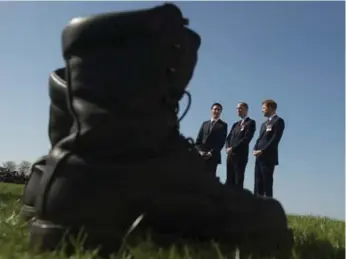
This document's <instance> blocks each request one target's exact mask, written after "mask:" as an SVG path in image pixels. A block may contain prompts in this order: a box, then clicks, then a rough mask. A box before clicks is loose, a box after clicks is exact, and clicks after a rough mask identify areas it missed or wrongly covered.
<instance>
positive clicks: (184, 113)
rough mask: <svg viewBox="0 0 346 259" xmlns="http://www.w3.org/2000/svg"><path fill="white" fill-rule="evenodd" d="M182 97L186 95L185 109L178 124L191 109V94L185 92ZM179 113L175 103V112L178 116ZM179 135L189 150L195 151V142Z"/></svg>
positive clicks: (178, 107) (177, 105)
mask: <svg viewBox="0 0 346 259" xmlns="http://www.w3.org/2000/svg"><path fill="white" fill-rule="evenodd" d="M184 95H186V96H187V98H188V102H187V107H186V108H185V110H184V112H183V114H182V115H181V116H180V118H179V119H178V123H180V122H181V121H182V120H183V119H184V118H185V116H186V115H187V113H188V112H189V110H190V108H191V103H192V96H191V93H190V92H188V91H186V90H185V91H184ZM179 111H180V106H179V103H177V104H176V108H175V112H176V113H177V114H178V113H179ZM179 135H180V136H181V137H182V138H183V139H184V140H185V143H186V144H187V145H188V147H189V149H192V148H193V149H194V150H196V149H195V141H194V140H193V138H191V137H187V138H185V137H184V136H183V135H181V134H179ZM196 151H197V150H196Z"/></svg>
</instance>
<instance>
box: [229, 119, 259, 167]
mask: <svg viewBox="0 0 346 259" xmlns="http://www.w3.org/2000/svg"><path fill="white" fill-rule="evenodd" d="M240 124H241V120H240V121H238V122H236V123H234V124H233V126H232V128H231V131H230V132H229V134H228V136H227V138H226V148H229V147H232V153H231V154H228V155H231V156H232V157H234V158H235V159H239V160H243V161H244V162H247V160H248V157H249V143H250V141H251V140H252V138H253V136H254V134H255V131H256V122H255V121H254V120H252V119H250V118H249V117H248V118H246V119H245V121H244V123H243V125H242V126H240Z"/></svg>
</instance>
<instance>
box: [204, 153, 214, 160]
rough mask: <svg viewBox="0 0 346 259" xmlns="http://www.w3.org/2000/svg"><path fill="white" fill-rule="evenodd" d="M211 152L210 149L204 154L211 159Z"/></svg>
mask: <svg viewBox="0 0 346 259" xmlns="http://www.w3.org/2000/svg"><path fill="white" fill-rule="evenodd" d="M211 156H212V155H211V152H210V151H209V152H208V153H206V154H205V155H204V158H205V159H209V158H211Z"/></svg>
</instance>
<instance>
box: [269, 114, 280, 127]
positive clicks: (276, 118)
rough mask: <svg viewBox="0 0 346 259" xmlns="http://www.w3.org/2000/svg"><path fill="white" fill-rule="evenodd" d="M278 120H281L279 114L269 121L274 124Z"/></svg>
mask: <svg viewBox="0 0 346 259" xmlns="http://www.w3.org/2000/svg"><path fill="white" fill-rule="evenodd" d="M278 120H279V116H277V115H276V116H275V117H274V118H273V119H272V120H271V121H270V122H269V124H270V125H272V126H273V125H274V124H275V123H276V122H277V121H278Z"/></svg>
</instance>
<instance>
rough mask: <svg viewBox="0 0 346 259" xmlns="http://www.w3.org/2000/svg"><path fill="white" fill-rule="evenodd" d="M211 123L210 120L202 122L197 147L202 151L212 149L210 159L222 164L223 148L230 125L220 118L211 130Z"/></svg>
mask: <svg viewBox="0 0 346 259" xmlns="http://www.w3.org/2000/svg"><path fill="white" fill-rule="evenodd" d="M210 125H211V121H210V120H208V121H205V122H203V123H202V126H201V128H200V130H199V132H198V136H197V139H196V147H197V149H199V150H201V151H205V152H209V151H210V152H211V154H212V156H211V158H210V159H209V160H211V161H212V162H215V163H216V164H221V150H222V148H223V146H224V144H225V139H226V136H227V128H228V125H227V123H226V122H224V121H222V120H221V119H219V120H218V121H217V122H216V123H215V125H214V127H213V129H212V130H211V132H209V128H210Z"/></svg>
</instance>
